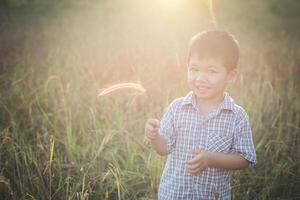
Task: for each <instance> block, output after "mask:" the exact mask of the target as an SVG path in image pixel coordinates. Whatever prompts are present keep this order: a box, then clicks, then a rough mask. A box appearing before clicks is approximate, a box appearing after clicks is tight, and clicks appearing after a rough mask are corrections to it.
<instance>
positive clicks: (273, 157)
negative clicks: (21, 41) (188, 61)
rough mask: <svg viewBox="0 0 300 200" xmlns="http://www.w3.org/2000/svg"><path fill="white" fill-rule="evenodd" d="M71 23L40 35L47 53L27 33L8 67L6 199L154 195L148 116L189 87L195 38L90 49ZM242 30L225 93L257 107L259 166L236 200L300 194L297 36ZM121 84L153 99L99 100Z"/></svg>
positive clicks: (236, 188)
mask: <svg viewBox="0 0 300 200" xmlns="http://www.w3.org/2000/svg"><path fill="white" fill-rule="evenodd" d="M64 19H65V24H64V25H66V24H68V23H69V22H72V21H69V20H70V18H69V16H67V17H66V18H64ZM71 27H72V26H71ZM14 28H15V29H18V28H17V27H14ZM51 28H53V27H51V26H50V28H49V29H51ZM47 30H48V29H47ZM51 30H52V29H51ZM68 31H69V29H68V28H66V29H63V28H61V27H60V28H59V30H56V31H54V32H52V33H54V35H47V33H43V34H45V36H44V37H45V38H44V39H43V40H46V43H47V44H48V45H46V46H45V52H39V51H38V50H36V49H35V50H32V49H31V48H34V47H36V46H35V45H36V44H35V43H34V42H33V41H34V40H32V41H31V40H30V41H29V42H28V43H27V44H26V45H25V47H24V49H25V50H24V51H22V53H21V54H20V55H19V54H18V57H17V62H15V63H14V64H13V66H12V68H11V69H7V70H3V72H2V73H1V75H0V83H1V87H0V94H1V96H0V131H1V134H0V199H155V198H156V193H157V188H158V184H159V178H160V176H161V173H162V169H163V166H164V161H165V158H162V157H159V156H158V155H156V154H155V153H154V152H153V151H152V150H151V149H150V146H149V144H147V142H146V140H145V137H144V123H145V121H146V119H147V118H149V117H153V116H154V117H161V115H162V113H163V110H164V108H165V106H166V105H167V104H168V103H170V101H171V100H172V99H174V98H176V97H179V96H182V95H185V94H186V93H187V92H188V89H187V86H186V83H185V76H186V71H185V54H184V52H182V51H181V50H180V49H181V48H182V47H183V46H184V45H185V43H187V42H188V41H187V40H185V41H181V40H177V41H176V42H177V43H176V44H174V43H172V45H173V46H172V47H170V46H167V45H168V44H169V43H170V40H167V41H165V43H164V42H161V44H157V43H155V44H153V46H150V47H151V48H154V47H155V48H157V49H159V48H163V49H164V48H166V49H168V51H167V53H165V54H163V53H162V52H156V54H155V53H153V52H152V51H151V48H149V47H148V48H147V47H144V48H145V49H143V46H144V45H143V44H140V46H135V47H132V46H129V47H128V49H129V50H128V49H127V50H128V52H125V51H124V52H121V53H120V52H118V51H116V49H113V48H112V49H105V50H107V51H108V52H107V53H104V50H103V49H102V50H99V51H100V52H99V51H98V52H97V53H93V50H95V49H93V48H94V46H93V45H95V44H94V43H93V40H91V41H92V42H91V41H90V40H88V39H83V38H82V35H81V34H83V33H84V32H79V33H78V32H76V31H74V34H70V33H68ZM189 31H190V32H189ZM193 32H194V30H193V29H192V28H191V30H185V32H184V33H185V34H186V35H192V33H193ZM28 34H29V36H28V37H30V35H31V34H32V35H31V36H32V38H35V36H36V35H35V32H33V31H32V32H30V31H29V33H28ZM60 34H66V35H67V36H70V37H69V38H68V37H66V36H64V37H62V38H63V39H62V38H61V36H60ZM68 34H69V35H68ZM76 34H78V35H76ZM182 34H183V33H182ZM88 35H89V34H88V33H86V35H84V36H88ZM236 35H237V36H238V37H239V38H240V41H241V44H242V58H241V74H240V77H239V79H238V81H237V82H236V83H235V85H232V87H230V88H229V92H230V93H231V95H232V96H233V97H234V98H235V99H236V101H237V103H238V104H240V105H242V106H243V107H245V109H246V110H247V111H248V113H249V116H250V120H251V125H252V130H253V136H254V142H255V146H256V151H257V156H258V164H257V165H256V166H254V167H250V168H248V169H247V170H245V171H241V172H239V171H238V172H235V173H234V178H233V180H232V187H233V199H276V198H277V199H293V198H299V197H300V193H299V190H298V188H299V186H300V179H299V177H300V171H299V165H300V148H299V130H300V114H299V113H300V98H299V94H300V91H299V80H298V77H299V74H300V73H299V67H298V66H297V65H298V63H299V58H298V55H300V43H299V41H298V40H297V39H295V38H292V37H289V36H287V35H280V34H279V35H272V36H270V37H269V38H266V37H260V36H259V35H256V37H253V38H250V39H249V38H248V37H247V35H246V34H245V33H242V32H241V33H239V32H237V33H236ZM107 40H108V39H107ZM183 40H184V39H183ZM153 41H154V39H153V38H152V40H150V41H149V43H151V42H153ZM262 41H263V42H264V43H263V44H264V45H261V44H262ZM98 42H99V43H96V45H100V43H101V42H100V39H99V41H98ZM74 43H76V45H75V46H74V48H71V47H70V45H72V44H73V45H74ZM78 43H79V44H78ZM149 43H148V44H149ZM183 43H184V44H183ZM101 44H102V43H101ZM133 44H136V43H134V42H133ZM156 45H157V46H156ZM159 45H161V46H159ZM165 45H166V46H165ZM140 50H142V51H140ZM36 55H40V56H36ZM99 57H100V58H99ZM121 81H139V82H141V84H142V85H143V86H144V87H145V88H146V91H147V95H137V94H136V93H130V92H127V91H121V90H120V91H116V92H115V93H114V94H113V95H107V96H102V97H101V98H99V97H97V95H98V92H99V89H101V88H104V87H105V86H107V84H113V83H117V82H121Z"/></svg>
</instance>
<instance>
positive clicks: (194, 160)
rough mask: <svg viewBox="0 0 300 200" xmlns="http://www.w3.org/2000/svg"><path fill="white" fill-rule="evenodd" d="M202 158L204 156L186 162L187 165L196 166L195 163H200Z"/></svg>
mask: <svg viewBox="0 0 300 200" xmlns="http://www.w3.org/2000/svg"><path fill="white" fill-rule="evenodd" d="M201 158H202V156H196V157H195V158H193V159H191V160H188V161H186V164H188V165H192V164H195V163H197V162H199V160H200V159H201Z"/></svg>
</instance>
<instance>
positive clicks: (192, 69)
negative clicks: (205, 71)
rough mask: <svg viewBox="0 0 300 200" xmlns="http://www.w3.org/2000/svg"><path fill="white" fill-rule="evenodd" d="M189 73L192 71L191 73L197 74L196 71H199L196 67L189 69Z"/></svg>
mask: <svg viewBox="0 0 300 200" xmlns="http://www.w3.org/2000/svg"><path fill="white" fill-rule="evenodd" d="M189 70H190V71H193V72H197V71H199V69H197V68H196V67H190V69H189Z"/></svg>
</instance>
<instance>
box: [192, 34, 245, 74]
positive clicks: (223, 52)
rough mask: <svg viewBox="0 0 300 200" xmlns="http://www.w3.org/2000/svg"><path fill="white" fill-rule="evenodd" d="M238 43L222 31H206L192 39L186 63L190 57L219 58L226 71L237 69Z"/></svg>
mask: <svg viewBox="0 0 300 200" xmlns="http://www.w3.org/2000/svg"><path fill="white" fill-rule="evenodd" d="M239 54H240V53H239V43H238V41H237V40H236V39H235V38H234V36H233V35H231V34H230V33H228V32H226V31H222V30H208V31H204V32H200V33H198V34H196V35H195V36H193V37H192V39H191V42H190V46H189V53H188V62H189V61H190V58H191V56H198V57H199V58H220V59H222V61H223V62H224V65H225V67H226V69H227V70H228V71H230V70H232V69H234V68H237V66H238V61H239Z"/></svg>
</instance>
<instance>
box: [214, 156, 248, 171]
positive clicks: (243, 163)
mask: <svg viewBox="0 0 300 200" xmlns="http://www.w3.org/2000/svg"><path fill="white" fill-rule="evenodd" d="M209 154H210V155H209V165H210V167H216V168H222V169H227V170H238V169H245V168H247V167H248V166H249V161H248V160H246V159H245V158H244V157H242V156H241V155H240V154H239V153H231V154H223V153H212V152H211V153H209Z"/></svg>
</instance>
